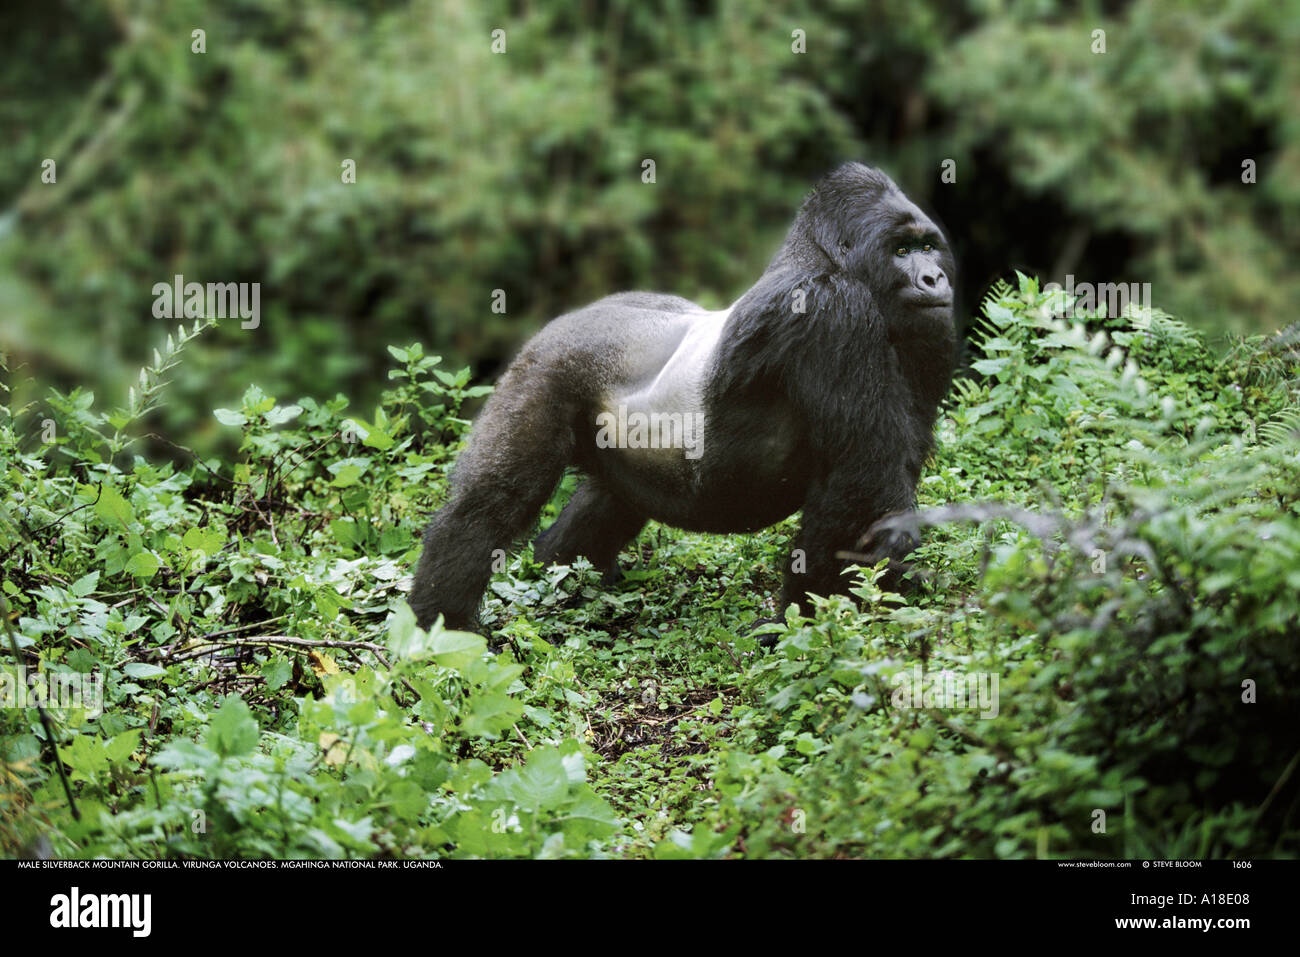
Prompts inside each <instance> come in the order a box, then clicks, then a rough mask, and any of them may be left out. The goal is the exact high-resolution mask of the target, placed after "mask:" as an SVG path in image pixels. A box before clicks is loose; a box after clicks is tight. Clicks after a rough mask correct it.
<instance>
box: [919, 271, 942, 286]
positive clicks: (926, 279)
mask: <svg viewBox="0 0 1300 957" xmlns="http://www.w3.org/2000/svg"><path fill="white" fill-rule="evenodd" d="M921 282H923V283H925V285H927V286H929V287H930V288H931V289H933V288H934V287H935V286H937V285H938V284H939V277H938V276H937V275H935V274H934V273H926V274H925V275H924V276H922V277H921Z"/></svg>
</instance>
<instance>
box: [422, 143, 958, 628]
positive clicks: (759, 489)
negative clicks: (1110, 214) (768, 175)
mask: <svg viewBox="0 0 1300 957" xmlns="http://www.w3.org/2000/svg"><path fill="white" fill-rule="evenodd" d="M954 278H955V274H954V265H953V260H952V256H951V254H950V253H949V250H948V243H947V242H946V240H945V239H944V237H943V234H942V233H941V232H940V230H939V229H938V228H937V227H936V226H935V224H934V223H933V222H932V221H931V220H930V219H929V218H928V217H927V216H926V215H925V214H924V213H922V212H921V211H920V210H919V209H918V208H917V207H916V206H915V205H914V204H913V203H912V202H911V201H910V200H908V199H907V197H906V196H904V195H903V194H902V192H901V191H900V190H899V189H898V187H897V186H896V185H894V183H893V181H892V180H890V179H889V177H887V176H885V175H884V174H883V173H881V172H879V171H878V170H873V169H870V168H868V167H866V166H863V165H861V164H858V163H849V164H846V165H845V166H842V167H840V168H839V169H837V170H835V171H834V172H832V173H831V174H830V175H828V176H827V177H826V178H825V179H824V180H823V181H822V182H821V183H819V184H818V185H817V187H816V188H815V189H814V190H813V192H812V193H811V194H810V195H809V196H808V198H807V199H806V200H805V201H804V203H803V206H802V207H801V208H800V210H799V213H798V215H797V216H796V218H795V222H794V225H793V226H792V227H791V229H790V232H789V234H788V235H787V237H786V240H785V242H784V244H783V245H782V247H781V249H780V251H779V252H778V253H777V255H776V257H775V258H774V259H773V260H772V262H771V264H770V265H769V266H768V268H767V270H766V271H765V272H764V273H763V275H762V276H761V277H760V278H759V280H758V282H756V283H755V284H754V285H753V286H752V287H751V288H750V289H749V290H748V291H747V292H746V293H745V294H744V295H742V296H741V297H740V298H739V299H738V300H737V301H736V302H735V303H734V304H732V305H731V306H730V307H729V308H727V309H723V310H720V311H716V312H710V311H707V310H704V309H702V308H700V307H699V306H697V305H696V304H695V303H692V302H689V301H688V300H685V299H682V298H679V297H676V296H670V295H661V294H656V293H642V292H634V293H620V294H618V295H614V296H609V297H607V298H605V299H602V300H600V301H598V302H595V303H593V304H591V305H589V306H586V307H585V308H583V309H579V310H578V311H576V312H572V313H568V314H567V315H563V316H560V317H559V318H557V319H554V320H552V321H551V322H550V323H549V324H548V325H547V326H546V327H545V328H543V329H542V330H541V331H540V332H539V333H538V334H537V335H536V336H534V337H533V338H532V339H531V340H529V341H528V343H526V344H525V346H524V348H523V350H522V351H521V352H520V354H519V356H518V357H517V358H516V359H515V361H514V362H513V363H512V364H511V365H510V367H509V369H507V370H506V372H505V374H504V375H503V376H502V378H501V381H500V382H499V383H498V385H497V389H496V391H495V393H494V394H493V396H492V398H491V399H490V400H489V401H488V403H487V405H486V406H485V407H484V410H483V413H482V415H481V416H480V418H479V420H478V422H477V423H476V424H475V426H474V429H473V432H472V434H471V436H470V441H469V445H468V446H467V447H466V449H465V451H464V452H463V453H462V454H461V457H460V459H459V461H458V462H457V465H456V470H455V473H454V475H453V477H452V494H451V498H450V501H449V502H448V503H447V505H446V506H445V507H444V508H443V509H442V510H440V511H439V512H438V513H437V514H436V515H435V516H434V518H433V521H432V522H431V523H430V525H429V527H428V530H427V531H426V532H425V536H424V552H423V554H422V556H421V559H420V565H419V568H418V569H417V570H416V574H415V580H414V583H413V585H412V589H411V605H412V607H413V608H414V610H415V612H416V617H417V619H418V621H419V622H420V624H421V625H422V626H424V627H428V626H429V625H430V624H431V623H432V622H433V621H434V620H435V618H436V617H437V616H438V615H439V614H441V615H443V616H444V619H445V623H446V625H447V626H448V627H451V628H466V629H475V628H477V610H478V604H479V600H480V598H481V597H482V593H483V589H484V587H485V586H486V584H487V581H488V579H489V578H490V577H491V572H492V555H493V552H494V551H496V550H497V549H506V548H509V547H510V545H511V543H512V542H513V541H514V540H515V538H516V537H517V536H519V535H520V534H522V533H523V532H524V531H526V530H527V529H528V527H529V526H530V525H531V524H532V523H533V521H534V520H535V519H536V517H537V513H538V511H539V510H540V509H541V507H542V505H544V504H545V503H546V501H547V499H548V498H549V497H550V496H551V494H552V492H553V491H554V488H555V485H556V483H557V482H558V480H559V478H560V476H561V474H562V473H563V471H564V469H565V467H566V466H570V465H573V466H577V467H578V468H579V469H580V470H581V471H582V472H584V473H585V474H586V476H587V477H586V480H585V481H584V482H583V483H582V484H581V485H580V486H579V488H578V490H577V491H576V492H575V493H574V495H573V498H572V499H571V500H570V501H569V504H568V505H567V506H566V507H565V509H564V511H563V512H562V513H561V514H560V516H559V518H557V519H556V521H555V522H554V524H552V525H551V527H550V528H548V529H547V530H546V531H545V532H543V533H542V535H541V536H540V537H539V538H538V539H537V541H536V542H535V545H534V549H535V555H536V557H537V558H539V559H540V560H542V561H547V562H568V561H571V560H573V559H574V558H576V557H578V556H580V555H581V556H586V557H587V558H588V559H590V560H591V562H592V563H593V564H594V565H596V566H597V567H599V568H601V569H603V570H604V571H605V573H606V577H607V579H616V578H617V576H618V564H617V560H618V553H619V551H620V549H621V548H622V547H623V546H624V545H625V544H627V543H628V542H629V541H630V540H631V539H632V538H634V537H635V536H636V534H637V533H638V532H639V531H640V529H641V527H642V526H643V525H644V524H645V522H646V520H647V519H655V520H656V521H659V522H663V523H665V524H668V525H672V526H676V527H679V528H685V529H691V530H695V531H705V532H742V531H744V532H748V531H754V530H756V529H759V528H764V527H766V526H768V525H771V524H774V523H775V522H778V521H780V520H782V519H784V518H785V517H787V516H788V515H790V514H792V513H793V512H795V511H797V510H800V509H802V523H801V528H800V531H799V534H798V536H797V537H796V539H795V541H794V543H793V551H792V553H791V557H790V561H789V564H788V565H787V566H786V572H785V582H784V586H783V589H782V601H783V603H784V602H791V601H793V602H799V603H800V604H801V605H803V606H805V607H806V604H807V595H808V594H809V593H814V594H823V595H824V594H829V593H832V592H837V591H843V590H844V588H845V586H846V585H847V584H848V583H847V581H846V580H845V579H844V578H843V576H842V572H843V568H844V564H845V563H844V561H843V560H842V559H840V558H839V557H838V553H840V552H842V551H845V550H850V549H853V548H854V547H855V546H856V545H857V543H858V542H859V541H860V540H861V539H862V538H863V537H864V534H865V533H866V532H867V531H868V529H870V528H871V526H872V524H873V523H874V522H875V521H876V520H877V519H879V518H881V517H882V516H884V515H887V514H891V513H894V512H898V511H903V510H907V509H910V508H912V506H913V504H914V501H915V493H916V484H917V481H918V478H919V476H920V472H921V467H922V464H923V462H924V461H925V458H926V456H927V455H928V454H929V452H930V449H931V447H932V443H933V428H934V419H935V415H936V413H937V410H938V404H939V402H940V400H941V399H942V398H943V395H944V393H945V392H946V391H947V388H948V384H949V380H950V378H951V373H952V364H953V349H954V344H955V338H954V331H953V321H952V288H953V285H954ZM913 544H914V543H913V542H911V541H902V540H894V541H891V542H889V543H888V544H886V545H882V546H879V547H878V556H879V557H888V558H890V559H891V560H894V561H893V562H892V563H891V569H892V571H893V574H894V575H896V572H897V569H898V568H899V567H901V566H899V565H898V564H897V559H900V558H901V557H902V556H903V555H904V554H905V553H906V552H908V551H910V550H911V548H912V547H913Z"/></svg>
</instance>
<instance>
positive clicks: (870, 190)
mask: <svg viewBox="0 0 1300 957" xmlns="http://www.w3.org/2000/svg"><path fill="white" fill-rule="evenodd" d="M809 250H816V253H817V255H816V256H815V258H817V259H819V260H820V263H819V265H820V267H821V268H820V269H819V270H818V272H821V273H822V274H825V275H830V276H838V277H839V278H841V279H842V280H844V281H845V282H848V283H855V284H857V285H858V288H859V289H862V288H865V291H866V292H868V293H869V294H870V297H871V300H872V301H873V303H874V304H875V306H876V308H877V309H879V310H880V312H882V313H883V314H884V315H885V316H886V318H887V319H888V320H889V321H890V325H891V326H895V325H900V326H903V327H906V326H908V325H909V324H910V321H911V320H913V319H916V320H923V321H926V322H930V323H944V322H951V321H952V305H953V298H952V288H953V280H954V278H955V270H956V267H955V264H954V262H953V259H952V254H951V252H950V251H949V248H948V242H947V240H946V239H945V238H944V235H943V233H942V231H941V230H940V229H939V227H938V226H936V225H935V223H934V222H933V221H932V220H931V219H930V218H929V217H928V216H926V215H925V213H923V212H922V211H921V210H920V209H919V208H918V207H917V206H916V204H914V203H913V202H912V201H911V200H909V199H908V198H907V197H906V196H905V195H903V193H902V191H901V190H900V189H899V188H898V186H897V185H895V183H894V181H893V180H891V179H890V178H889V177H888V176H886V175H885V174H884V173H882V172H880V171H879V170H875V169H871V168H869V167H867V166H863V165H861V164H859V163H849V164H846V165H845V166H842V167H840V168H839V169H837V170H835V171H834V172H833V173H831V174H830V175H829V176H827V177H826V179H824V180H823V181H822V182H821V183H820V184H819V185H818V186H817V188H816V190H815V191H814V192H813V193H812V194H811V195H810V196H809V197H808V199H807V200H806V201H805V202H804V205H803V207H802V208H801V209H800V211H799V215H798V217H797V218H796V220H795V223H794V225H793V227H791V231H790V235H789V236H788V237H787V240H786V244H785V246H784V247H783V249H782V251H781V253H780V254H778V256H777V259H776V260H775V261H774V263H773V265H777V264H778V263H780V262H781V261H783V260H784V261H786V262H790V263H791V264H795V265H797V266H798V267H801V268H806V267H807V266H809V265H810V264H811V263H810V261H809V260H810V256H809Z"/></svg>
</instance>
